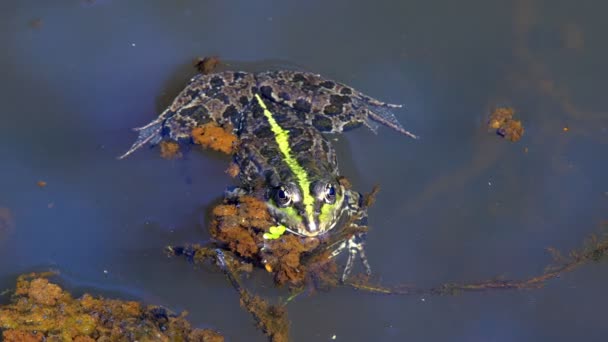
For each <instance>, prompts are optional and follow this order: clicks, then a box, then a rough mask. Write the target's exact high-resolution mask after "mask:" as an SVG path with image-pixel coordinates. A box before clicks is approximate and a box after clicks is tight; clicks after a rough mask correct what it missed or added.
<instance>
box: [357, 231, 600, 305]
mask: <svg viewBox="0 0 608 342" xmlns="http://www.w3.org/2000/svg"><path fill="white" fill-rule="evenodd" d="M548 251H549V252H550V253H551V255H552V257H553V263H552V264H550V265H549V266H547V267H546V268H545V270H544V271H543V272H542V273H541V274H539V275H535V276H531V277H529V278H526V279H521V280H505V279H500V278H495V279H489V280H485V281H479V282H471V283H446V284H441V285H439V286H435V287H431V288H419V287H415V286H406V285H401V286H395V287H387V286H384V285H380V284H374V283H372V282H370V280H369V279H368V278H361V277H355V278H353V279H351V280H349V281H348V283H347V284H348V285H349V286H352V287H353V288H355V289H358V290H361V291H366V292H371V293H378V294H390V295H457V294H459V293H462V292H485V291H490V290H523V289H539V288H542V287H544V286H545V284H546V283H547V282H548V281H549V280H552V279H555V278H558V277H561V276H563V275H564V274H566V273H569V272H572V271H574V270H576V269H578V268H580V267H581V266H583V265H586V264H588V263H590V262H599V261H601V260H603V259H604V258H605V257H606V255H608V234H605V235H604V236H603V237H602V238H601V239H600V238H598V236H596V235H592V236H591V237H590V238H589V239H588V240H587V241H586V242H585V243H584V245H583V247H582V248H581V249H580V250H574V251H571V252H570V253H569V254H568V255H567V256H564V255H562V254H561V253H560V252H559V251H557V250H556V249H554V248H548Z"/></svg>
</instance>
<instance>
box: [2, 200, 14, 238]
mask: <svg viewBox="0 0 608 342" xmlns="http://www.w3.org/2000/svg"><path fill="white" fill-rule="evenodd" d="M13 230H15V220H14V218H13V214H12V213H11V210H10V209H9V208H3V207H0V240H2V239H3V238H4V237H6V236H7V235H9V234H10V233H12V232H13Z"/></svg>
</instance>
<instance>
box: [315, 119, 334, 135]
mask: <svg viewBox="0 0 608 342" xmlns="http://www.w3.org/2000/svg"><path fill="white" fill-rule="evenodd" d="M312 125H313V126H315V128H316V129H318V130H319V131H321V132H330V131H331V130H332V129H333V123H332V122H331V119H330V118H328V117H326V116H324V115H315V117H314V118H313V119H312Z"/></svg>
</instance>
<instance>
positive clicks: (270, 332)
mask: <svg viewBox="0 0 608 342" xmlns="http://www.w3.org/2000/svg"><path fill="white" fill-rule="evenodd" d="M215 255H216V263H217V265H218V266H219V267H220V268H221V269H222V270H223V271H224V273H225V274H226V276H227V277H228V280H230V282H231V283H232V286H233V287H234V288H235V289H236V290H237V292H238V293H239V295H240V298H241V300H240V303H241V306H242V307H244V308H245V309H246V310H247V311H248V312H249V313H250V314H251V315H252V316H253V317H254V318H255V320H256V322H257V323H258V327H259V328H260V329H262V331H263V332H264V333H265V334H266V335H267V336H269V337H270V340H271V341H272V342H286V341H289V319H288V318H287V309H286V308H285V306H284V305H272V304H270V303H268V302H267V301H265V300H264V299H262V298H261V297H259V296H255V295H251V294H250V293H249V291H247V290H245V288H243V286H242V285H241V282H240V280H239V275H238V273H237V272H235V271H236V270H235V269H234V268H233V267H232V265H234V264H235V263H238V261H236V260H234V257H233V255H231V254H229V253H224V251H222V250H221V249H215Z"/></svg>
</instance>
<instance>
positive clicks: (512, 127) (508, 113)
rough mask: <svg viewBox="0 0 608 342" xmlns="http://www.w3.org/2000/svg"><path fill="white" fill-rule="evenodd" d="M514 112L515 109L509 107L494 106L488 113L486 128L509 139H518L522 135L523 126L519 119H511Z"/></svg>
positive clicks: (513, 140) (514, 140)
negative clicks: (490, 112) (489, 113)
mask: <svg viewBox="0 0 608 342" xmlns="http://www.w3.org/2000/svg"><path fill="white" fill-rule="evenodd" d="M514 114H515V110H514V109H513V108H511V107H499V108H496V109H495V110H494V112H492V114H491V115H490V119H489V121H488V130H489V131H495V132H496V134H498V135H500V136H501V137H503V138H505V139H507V140H509V141H512V142H516V141H518V140H519V139H521V137H522V136H523V135H524V127H523V125H522V123H521V121H519V120H515V119H513V115H514Z"/></svg>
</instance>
